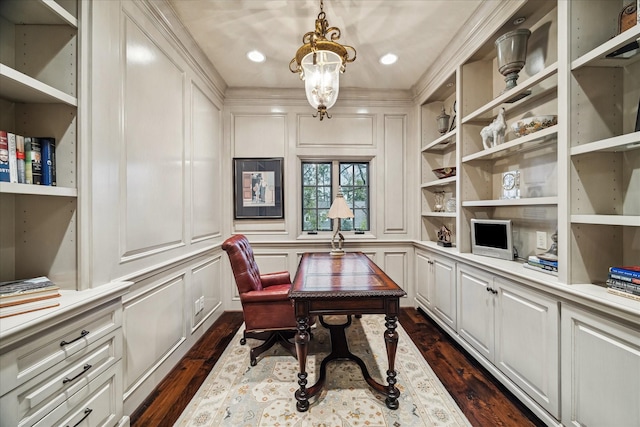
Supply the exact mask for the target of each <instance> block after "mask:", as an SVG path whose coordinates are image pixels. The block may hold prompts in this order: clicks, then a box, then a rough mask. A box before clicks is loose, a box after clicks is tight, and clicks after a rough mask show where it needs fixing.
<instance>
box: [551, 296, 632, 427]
mask: <svg viewBox="0 0 640 427" xmlns="http://www.w3.org/2000/svg"><path fill="white" fill-rule="evenodd" d="M562 354H563V357H562V423H563V424H564V425H565V426H625V427H626V426H639V425H640V409H638V396H640V330H639V328H638V325H637V324H635V325H629V326H626V325H623V324H620V323H617V322H615V321H613V320H609V319H608V318H605V317H602V316H597V315H595V314H593V313H589V312H586V311H584V310H581V309H579V308H577V307H575V306H572V305H571V304H564V305H563V306H562Z"/></svg>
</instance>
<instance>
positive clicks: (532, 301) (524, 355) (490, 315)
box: [458, 264, 560, 418]
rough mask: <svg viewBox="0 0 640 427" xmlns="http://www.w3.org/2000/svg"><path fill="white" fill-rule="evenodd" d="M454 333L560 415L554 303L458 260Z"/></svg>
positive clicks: (552, 299)
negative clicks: (456, 313)
mask: <svg viewBox="0 0 640 427" xmlns="http://www.w3.org/2000/svg"><path fill="white" fill-rule="evenodd" d="M458 287H459V291H458V295H459V298H458V304H459V305H458V333H459V334H460V336H461V337H462V338H463V339H464V340H465V341H467V342H468V343H469V344H470V345H471V346H472V347H473V348H474V349H475V350H477V351H478V352H479V353H480V354H481V355H482V356H484V357H485V358H486V359H487V360H488V361H490V362H491V363H492V364H493V365H495V366H496V367H497V368H498V369H499V370H500V371H501V372H502V373H503V374H504V375H506V376H507V377H508V378H509V379H510V380H511V381H512V382H513V383H514V384H516V385H517V386H518V387H519V388H520V389H521V390H523V391H524V392H525V393H527V395H529V396H530V397H531V398H532V399H534V400H535V401H536V402H537V403H538V404H539V405H540V406H541V407H542V408H544V409H545V410H546V411H547V412H549V413H550V414H552V415H553V416H554V417H556V418H559V417H560V411H559V399H560V377H559V375H560V370H559V358H560V356H559V355H560V353H559V348H558V337H559V321H560V320H559V316H560V312H559V303H558V302H557V300H556V299H555V298H552V297H550V296H546V295H544V294H542V293H540V292H536V291H533V290H530V289H527V288H525V287H524V286H521V285H519V284H517V283H514V282H512V281H510V280H507V279H504V278H502V277H500V276H495V275H493V274H490V273H488V272H486V271H483V270H479V269H476V268H473V267H469V266H466V265H464V264H458Z"/></svg>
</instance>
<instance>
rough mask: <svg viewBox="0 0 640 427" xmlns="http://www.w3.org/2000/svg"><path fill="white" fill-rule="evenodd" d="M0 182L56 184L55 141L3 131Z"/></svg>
mask: <svg viewBox="0 0 640 427" xmlns="http://www.w3.org/2000/svg"><path fill="white" fill-rule="evenodd" d="M0 181H4V182H14V183H20V184H35V185H51V186H55V185H57V181H56V140H55V138H51V137H41V138H36V137H32V136H23V135H17V134H15V133H12V132H7V131H4V130H0Z"/></svg>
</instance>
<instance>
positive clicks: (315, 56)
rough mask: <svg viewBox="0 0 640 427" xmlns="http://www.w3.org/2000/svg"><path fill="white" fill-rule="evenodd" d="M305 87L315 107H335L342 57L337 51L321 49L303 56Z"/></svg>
mask: <svg viewBox="0 0 640 427" xmlns="http://www.w3.org/2000/svg"><path fill="white" fill-rule="evenodd" d="M301 65H302V69H303V78H304V89H305V92H306V95H307V101H309V104H311V106H312V107H313V108H318V107H324V108H326V109H329V108H331V107H333V104H335V103H336V100H337V99H338V92H339V90H340V67H342V59H341V58H340V56H338V55H337V54H336V53H334V52H331V51H328V50H319V51H316V52H311V53H308V54H307V55H306V56H305V57H304V58H302V64H301Z"/></svg>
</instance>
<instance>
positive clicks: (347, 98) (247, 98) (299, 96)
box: [225, 87, 414, 107]
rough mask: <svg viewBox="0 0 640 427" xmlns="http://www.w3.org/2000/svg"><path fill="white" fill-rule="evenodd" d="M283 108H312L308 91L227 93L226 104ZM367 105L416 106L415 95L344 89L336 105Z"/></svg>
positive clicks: (232, 90)
mask: <svg viewBox="0 0 640 427" xmlns="http://www.w3.org/2000/svg"><path fill="white" fill-rule="evenodd" d="M274 102H276V103H278V104H280V105H290V106H307V107H308V106H309V103H308V102H307V98H306V95H305V92H304V88H303V87H301V88H299V89H292V88H248V87H244V88H235V87H234V88H232V87H229V88H227V91H226V92H225V105H240V104H242V105H246V104H247V103H250V104H252V105H273V104H274ZM363 103H365V104H366V105H367V106H371V107H375V106H399V107H407V106H413V103H414V101H413V95H412V93H411V91H409V90H369V89H367V90H365V89H354V88H344V89H340V95H339V97H338V101H337V103H336V106H340V107H347V106H348V107H351V106H359V107H361V106H362V105H363Z"/></svg>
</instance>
